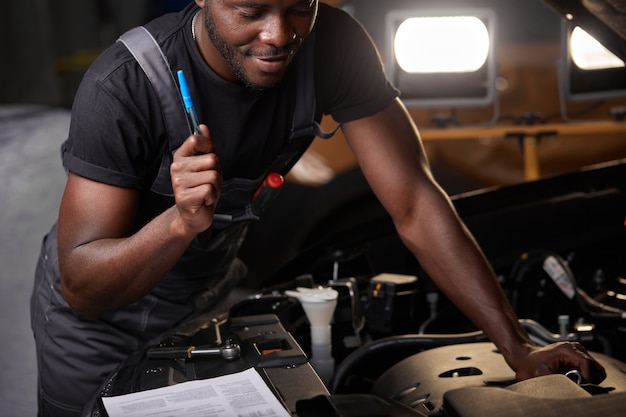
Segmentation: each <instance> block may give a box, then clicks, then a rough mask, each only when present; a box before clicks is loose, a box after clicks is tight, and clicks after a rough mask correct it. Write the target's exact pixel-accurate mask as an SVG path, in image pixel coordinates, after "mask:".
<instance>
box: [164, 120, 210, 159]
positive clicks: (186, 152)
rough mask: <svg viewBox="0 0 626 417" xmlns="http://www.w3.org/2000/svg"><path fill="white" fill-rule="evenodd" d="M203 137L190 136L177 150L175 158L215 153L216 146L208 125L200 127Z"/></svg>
mask: <svg viewBox="0 0 626 417" xmlns="http://www.w3.org/2000/svg"><path fill="white" fill-rule="evenodd" d="M200 130H202V135H190V136H189V137H188V138H187V139H186V140H185V142H183V144H182V145H181V146H180V148H178V150H176V152H175V153H174V158H176V157H188V156H196V155H204V154H208V153H213V152H215V146H213V141H212V140H211V137H210V134H209V128H208V127H207V126H206V125H200Z"/></svg>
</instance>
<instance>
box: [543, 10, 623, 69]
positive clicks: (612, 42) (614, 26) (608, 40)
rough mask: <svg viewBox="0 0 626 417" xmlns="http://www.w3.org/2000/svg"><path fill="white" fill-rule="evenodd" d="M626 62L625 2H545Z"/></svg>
mask: <svg viewBox="0 0 626 417" xmlns="http://www.w3.org/2000/svg"><path fill="white" fill-rule="evenodd" d="M544 2H545V3H546V4H548V5H550V6H551V7H552V8H554V9H555V10H556V11H557V12H558V13H560V14H561V15H563V16H564V17H566V18H567V19H569V20H571V21H572V22H573V23H575V24H576V25H578V26H580V27H581V28H583V29H584V30H585V31H586V32H588V33H589V34H590V35H592V36H593V37H594V38H596V39H597V40H598V41H599V42H601V43H602V44H603V45H604V46H605V47H606V48H607V49H609V50H610V51H611V52H613V53H614V54H615V55H616V56H618V57H619V58H621V59H622V60H626V0H544Z"/></svg>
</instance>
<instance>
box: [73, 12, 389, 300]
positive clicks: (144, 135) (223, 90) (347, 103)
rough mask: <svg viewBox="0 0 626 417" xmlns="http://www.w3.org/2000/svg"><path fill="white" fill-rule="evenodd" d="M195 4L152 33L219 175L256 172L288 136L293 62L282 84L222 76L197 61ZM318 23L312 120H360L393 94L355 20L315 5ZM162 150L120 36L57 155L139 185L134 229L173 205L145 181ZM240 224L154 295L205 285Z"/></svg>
mask: <svg viewBox="0 0 626 417" xmlns="http://www.w3.org/2000/svg"><path fill="white" fill-rule="evenodd" d="M197 11H198V8H197V6H195V4H194V3H191V4H190V5H189V6H188V7H186V8H185V9H184V10H183V11H181V12H179V13H172V14H167V15H165V16H162V17H160V18H158V19H157V20H156V21H155V22H153V23H151V32H152V34H153V35H154V37H155V39H156V40H157V42H158V43H159V45H160V47H161V49H162V50H163V51H164V53H165V55H166V56H167V58H168V61H169V64H170V66H171V68H172V70H173V71H176V70H178V69H182V70H183V71H184V72H185V76H186V79H187V82H188V84H189V88H190V91H191V95H192V97H193V101H194V105H195V107H196V110H197V113H198V116H199V120H200V122H201V123H204V124H206V125H207V126H208V127H209V130H210V132H211V138H212V140H213V142H214V144H215V147H216V152H217V154H218V156H219V160H220V165H221V167H222V170H223V176H224V180H225V182H226V181H229V180H231V179H255V180H258V178H261V176H262V174H263V173H264V172H265V171H266V170H267V168H268V165H269V164H271V163H272V162H273V161H274V159H275V157H276V155H277V153H279V151H280V150H281V149H283V147H284V146H285V143H286V141H287V140H288V138H289V134H290V130H291V127H292V122H293V120H292V119H293V109H294V103H295V101H296V97H295V94H296V93H297V91H296V88H295V84H296V81H297V68H296V65H293V66H292V68H291V69H290V70H288V72H287V74H286V75H285V77H284V79H283V80H282V81H281V82H280V83H279V84H278V85H276V86H275V87H272V88H267V89H264V90H262V91H253V90H251V89H248V88H244V87H242V86H240V85H238V84H234V83H231V82H227V81H225V80H223V79H222V78H220V77H219V76H217V75H216V74H215V73H214V72H213V71H212V70H211V69H210V67H209V66H208V65H207V64H206V63H205V62H204V61H203V58H202V56H201V55H200V52H199V51H198V49H197V47H196V45H195V42H194V40H193V37H192V34H191V21H192V18H193V15H194V14H195V13H196V12H197ZM315 25H316V29H315V33H316V34H315V49H314V60H315V68H314V77H315V95H316V106H317V107H316V117H317V119H318V121H319V120H320V119H321V117H322V115H323V114H330V115H332V116H333V118H334V119H335V120H337V121H338V122H341V123H343V122H348V121H352V120H357V119H359V118H362V117H365V116H368V115H372V114H374V113H376V112H377V111H379V110H381V109H383V108H384V107H385V106H387V105H388V104H389V103H390V102H391V101H392V100H393V99H394V98H395V97H397V90H396V89H395V88H394V87H393V86H391V85H390V83H389V82H388V81H387V79H386V77H385V74H384V71H383V68H382V63H381V61H380V59H379V56H378V53H377V51H376V49H375V47H374V46H373V43H372V41H371V39H370V38H369V36H368V35H367V34H366V33H365V32H364V30H363V29H362V27H361V26H360V24H358V23H357V22H356V21H355V20H354V19H352V18H351V17H350V16H349V15H348V14H347V13H345V12H343V11H342V10H340V9H337V8H333V7H331V6H328V5H324V4H321V5H320V9H319V14H318V18H317V20H316V23H315ZM154 28H157V30H156V31H155V30H154ZM297 62H298V61H297V60H294V64H295V63H297ZM167 150H168V136H167V132H166V129H165V126H164V123H163V119H162V115H161V108H160V106H159V100H158V98H157V96H156V94H155V92H154V90H153V89H152V86H151V84H150V82H149V81H148V80H147V78H146V76H145V75H144V73H143V71H142V69H141V68H140V66H139V65H138V64H137V62H136V61H135V59H134V58H133V57H132V56H131V54H130V53H129V51H128V50H127V49H126V47H125V46H124V45H123V44H122V43H120V42H118V43H116V44H114V45H112V46H111V47H110V48H108V49H107V50H106V51H105V52H104V53H103V54H102V55H101V56H100V57H99V58H98V59H97V60H96V62H95V63H94V64H93V65H92V67H91V68H90V69H89V71H88V72H87V73H86V74H85V77H84V79H83V81H82V83H81V85H80V87H79V90H78V92H77V95H76V98H75V101H74V106H73V109H72V119H71V124H70V131H69V137H68V140H67V142H66V144H65V146H64V152H63V163H64V165H65V167H66V168H67V169H68V170H69V171H71V172H74V173H76V174H78V175H80V176H82V177H86V178H89V179H92V180H94V181H98V182H102V183H106V184H111V185H115V186H119V187H125V188H131V189H135V190H138V191H140V193H141V199H140V205H139V213H138V216H137V220H136V228H137V229H139V228H141V227H142V226H143V225H144V224H146V223H147V222H148V221H149V220H150V219H152V218H154V217H155V216H156V215H158V214H159V213H161V212H162V211H164V210H165V209H166V208H168V207H170V206H171V205H172V204H173V203H174V202H173V199H172V198H171V197H162V196H160V195H157V194H156V193H154V192H152V191H151V189H150V187H151V185H152V183H153V181H154V179H155V178H156V174H157V171H158V169H159V166H160V163H161V159H162V155H163V153H164V152H165V151H167ZM222 200H223V199H222ZM219 208H220V207H219V206H218V209H219ZM231 229H232V228H231ZM235 229H236V228H235ZM239 232H243V233H245V231H243V229H242V228H241V227H240V229H239V230H234V231H232V230H230V229H229V230H228V231H227V232H224V231H220V232H219V235H218V234H217V233H215V234H214V237H213V238H212V239H211V240H210V242H209V243H208V244H205V245H198V244H193V245H191V246H190V247H189V248H187V251H186V252H185V254H184V255H183V257H182V258H181V259H180V260H179V262H178V263H177V264H176V265H175V266H174V268H173V269H172V270H171V271H170V272H169V273H168V276H167V277H166V278H165V279H164V280H163V281H162V282H161V283H160V284H159V286H158V287H157V288H156V289H155V290H154V291H153V293H154V294H157V295H158V296H159V297H161V298H168V299H177V300H182V301H183V302H184V300H185V299H187V297H188V295H189V294H193V293H198V292H199V291H201V290H202V288H204V287H205V286H206V285H207V281H211V280H212V279H213V278H215V277H216V276H219V275H221V274H223V272H224V271H225V270H226V269H227V268H228V265H230V262H231V261H232V259H234V257H235V256H236V253H237V249H238V248H237V247H235V246H233V245H232V244H229V242H238V241H240V239H239V237H238V236H241V235H237V233H239Z"/></svg>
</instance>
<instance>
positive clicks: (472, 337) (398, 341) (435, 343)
mask: <svg viewBox="0 0 626 417" xmlns="http://www.w3.org/2000/svg"><path fill="white" fill-rule="evenodd" d="M488 340H489V339H488V338H487V336H486V335H485V334H484V333H483V332H481V331H476V332H470V333H459V334H454V335H439V334H437V335H428V334H419V335H412V334H407V335H400V336H389V337H385V338H382V339H378V340H374V341H372V342H368V343H367V344H365V345H363V346H361V347H360V348H358V349H357V350H355V351H354V352H352V353H351V354H349V355H348V356H347V357H346V358H345V359H344V360H343V361H342V362H341V363H340V364H339V366H337V369H336V370H335V375H334V377H333V379H332V381H331V384H330V392H331V394H335V393H337V389H338V388H339V387H341V386H342V385H343V383H344V380H345V379H346V378H347V376H348V375H349V372H350V370H351V369H352V368H353V367H354V366H355V365H356V364H358V363H360V362H361V361H362V360H364V359H365V358H367V357H368V356H370V355H374V354H376V353H379V352H380V351H383V350H385V349H395V348H400V347H411V348H415V349H416V350H419V349H431V348H435V347H440V346H447V345H456V344H463V343H476V342H486V341H488Z"/></svg>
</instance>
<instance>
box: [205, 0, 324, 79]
mask: <svg viewBox="0 0 626 417" xmlns="http://www.w3.org/2000/svg"><path fill="white" fill-rule="evenodd" d="M317 7H318V2H317V0H205V1H204V8H203V11H204V29H205V30H206V32H207V34H208V38H209V39H210V41H211V44H212V48H214V49H215V51H217V52H218V53H219V54H215V53H212V51H209V53H208V54H205V58H206V59H207V62H208V63H209V65H211V67H212V68H213V70H214V71H216V72H217V73H218V74H219V75H220V76H222V77H224V78H225V79H227V80H230V81H237V80H238V81H240V82H242V83H243V84H245V85H246V86H248V87H251V88H258V89H262V88H267V87H271V86H273V85H275V84H276V83H278V82H279V81H280V80H281V78H282V77H283V75H284V74H285V72H286V71H287V67H288V66H289V64H290V63H291V61H292V60H293V57H294V55H295V53H296V51H297V50H298V48H299V47H300V45H301V44H302V42H303V40H304V38H305V37H306V36H307V35H308V34H309V33H310V32H311V29H312V27H313V23H314V21H315V17H316V15H317Z"/></svg>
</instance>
